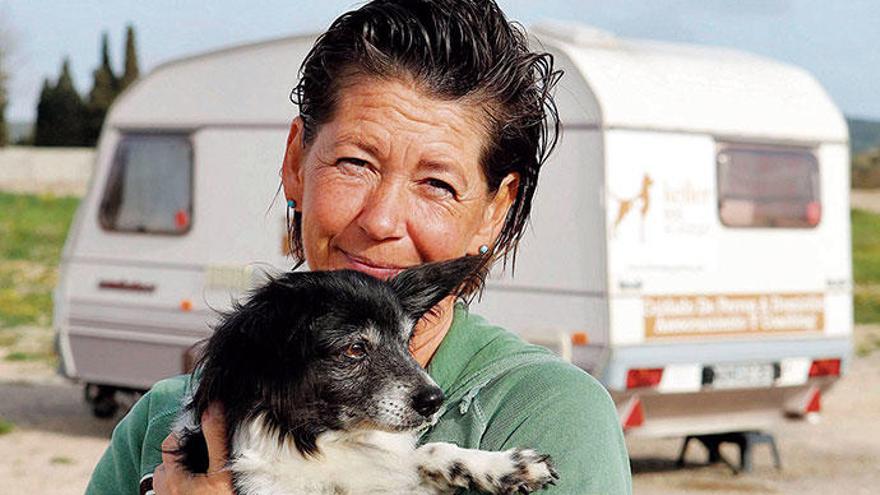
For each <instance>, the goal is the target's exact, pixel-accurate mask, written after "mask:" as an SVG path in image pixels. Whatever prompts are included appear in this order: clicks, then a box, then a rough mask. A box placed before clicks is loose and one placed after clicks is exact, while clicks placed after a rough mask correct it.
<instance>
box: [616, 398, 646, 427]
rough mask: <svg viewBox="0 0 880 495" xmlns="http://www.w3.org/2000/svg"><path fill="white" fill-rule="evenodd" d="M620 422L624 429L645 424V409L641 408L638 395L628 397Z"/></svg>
mask: <svg viewBox="0 0 880 495" xmlns="http://www.w3.org/2000/svg"><path fill="white" fill-rule="evenodd" d="M620 422H621V425H622V426H623V429H624V430H628V429H630V428H638V427H639V426H642V425H643V424H645V411H644V409H642V401H641V400H640V399H639V398H638V397H633V398H632V399H630V401H629V403H628V404H627V405H626V409H625V410H624V412H623V417H622V418H621V421H620Z"/></svg>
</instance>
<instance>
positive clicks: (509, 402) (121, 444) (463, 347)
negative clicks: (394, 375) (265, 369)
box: [86, 305, 632, 495]
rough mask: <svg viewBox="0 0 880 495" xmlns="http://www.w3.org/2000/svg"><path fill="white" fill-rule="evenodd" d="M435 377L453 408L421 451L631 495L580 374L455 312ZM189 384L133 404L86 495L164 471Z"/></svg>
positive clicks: (607, 494) (607, 412)
mask: <svg viewBox="0 0 880 495" xmlns="http://www.w3.org/2000/svg"><path fill="white" fill-rule="evenodd" d="M428 373H429V374H430V375H431V376H432V377H433V378H434V380H435V381H436V382H437V384H438V385H439V386H440V388H442V389H443V392H444V393H445V394H446V397H447V400H446V402H445V403H444V409H443V410H444V412H443V413H442V416H441V417H440V419H439V421H437V423H436V424H435V425H434V426H433V427H432V428H431V429H430V430H428V432H427V433H426V434H425V435H424V436H423V437H422V439H421V442H422V443H427V442H452V443H455V444H457V445H459V446H461V447H467V448H479V449H484V450H505V449H508V448H511V447H528V448H532V449H535V450H537V451H539V452H541V453H546V454H550V455H551V456H552V458H553V462H554V465H555V466H556V468H557V470H558V471H559V474H560V480H559V481H558V482H557V484H556V486H553V487H549V488H548V489H546V490H544V491H542V492H540V493H541V494H542V495H562V494H565V495H572V494H602V495H616V494H630V493H632V484H631V477H630V470H629V458H628V456H627V453H626V446H625V444H624V440H623V433H622V432H621V429H620V426H619V423H618V418H617V412H616V410H615V408H614V404H613V403H612V401H611V398H610V397H609V395H608V393H607V392H606V391H605V389H604V388H603V387H602V385H601V384H599V383H598V382H597V381H596V380H595V379H594V378H592V377H591V376H590V375H588V374H587V373H585V372H583V371H582V370H580V369H579V368H576V367H575V366H572V365H570V364H568V363H565V362H563V361H561V360H560V359H558V358H556V357H555V356H554V355H553V354H552V353H550V351H548V350H546V349H544V348H542V347H538V346H534V345H530V344H527V343H525V342H523V341H522V340H521V339H520V338H519V337H517V336H516V335H514V334H512V333H510V332H507V331H505V330H503V329H501V328H498V327H495V326H491V325H489V324H487V323H486V322H485V320H483V319H482V318H480V317H479V316H476V315H473V314H470V313H468V311H467V310H466V309H465V308H464V307H463V306H461V305H457V306H456V309H455V317H454V319H453V323H452V326H451V327H450V329H449V333H447V335H446V337H445V338H444V339H443V342H442V343H441V344H440V347H439V348H438V349H437V353H436V354H435V355H434V357H433V359H432V360H431V363H430V365H429V366H428ZM189 381H190V377H189V375H186V376H179V377H175V378H170V379H168V380H163V381H161V382H158V383H156V384H155V385H154V386H153V388H152V389H151V390H150V391H149V392H148V393H147V394H146V395H144V396H143V397H142V398H141V400H139V401H138V403H137V404H135V406H134V407H133V408H132V410H131V411H130V412H129V413H128V415H126V416H125V418H123V419H122V421H121V422H120V423H119V425H118V426H117V427H116V429H115V430H114V431H113V437H112V439H111V442H110V446H109V447H108V448H107V451H106V452H105V453H104V456H103V457H102V458H101V460H100V461H99V462H98V466H97V467H96V468H95V471H94V473H92V479H91V482H90V483H89V487H88V488H87V489H86V493H87V494H88V495H99V494H108V495H109V494H112V495H125V494H132V495H136V494H138V488H139V482H140V480H141V478H142V477H143V476H144V475H147V474H150V473H152V472H153V470H154V469H155V468H156V466H158V465H159V464H160V463H161V462H162V457H161V452H160V450H159V449H160V446H161V444H162V441H163V440H164V439H165V437H166V436H168V433H169V431H170V429H171V423H172V422H173V421H174V419H175V417H176V415H177V413H178V411H179V409H180V402H181V398H182V396H183V391H184V389H185V387H187V386H188V385H189Z"/></svg>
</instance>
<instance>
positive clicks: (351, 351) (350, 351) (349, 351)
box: [345, 342, 367, 359]
mask: <svg viewBox="0 0 880 495" xmlns="http://www.w3.org/2000/svg"><path fill="white" fill-rule="evenodd" d="M345 355H346V357H350V358H352V359H361V358H362V357H364V356H366V355H367V348H366V347H365V346H364V344H361V343H360V342H358V343H356V344H351V345H350V346H348V347H346V348H345Z"/></svg>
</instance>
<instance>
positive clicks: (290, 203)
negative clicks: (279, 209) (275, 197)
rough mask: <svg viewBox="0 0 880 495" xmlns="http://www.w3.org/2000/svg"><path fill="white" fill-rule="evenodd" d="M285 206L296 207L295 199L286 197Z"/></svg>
mask: <svg viewBox="0 0 880 495" xmlns="http://www.w3.org/2000/svg"><path fill="white" fill-rule="evenodd" d="M287 207H288V208H296V200H295V199H288V200H287Z"/></svg>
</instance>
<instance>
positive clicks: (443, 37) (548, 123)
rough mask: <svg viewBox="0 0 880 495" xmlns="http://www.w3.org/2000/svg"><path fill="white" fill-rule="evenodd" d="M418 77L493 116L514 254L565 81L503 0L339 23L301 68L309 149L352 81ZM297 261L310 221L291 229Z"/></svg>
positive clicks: (382, 5)
mask: <svg viewBox="0 0 880 495" xmlns="http://www.w3.org/2000/svg"><path fill="white" fill-rule="evenodd" d="M353 75H366V76H372V77H378V78H385V79H389V78H407V77H408V78H411V79H413V80H414V81H415V83H416V84H417V85H418V87H420V89H422V90H424V91H425V92H426V93H427V94H428V95H430V96H432V97H436V98H439V99H444V100H462V99H467V101H468V102H469V103H476V104H478V105H479V106H480V107H481V108H482V109H483V110H484V113H485V115H486V118H487V121H486V129H487V131H488V135H489V141H490V142H489V143H486V144H487V145H486V147H485V150H484V156H482V157H481V165H482V169H483V174H484V176H485V178H486V182H487V184H488V189H489V192H490V193H495V192H497V190H498V188H499V186H500V184H501V181H502V180H503V179H504V177H506V176H507V175H508V174H510V173H512V172H516V173H518V174H519V178H520V179H519V190H518V191H517V196H516V198H515V199H514V202H513V204H512V206H511V208H510V210H509V211H508V214H507V218H506V219H505V223H504V226H503V227H502V230H501V232H500V234H499V237H498V239H497V240H496V242H495V246H494V253H493V255H494V256H496V257H503V258H504V260H505V262H506V261H507V256H508V255H512V260H515V256H516V246H517V244H518V242H519V240H520V238H521V237H522V234H523V231H524V230H525V226H526V224H527V222H528V219H529V213H530V211H531V205H532V198H533V196H534V193H535V189H536V187H537V181H538V173H539V171H540V169H541V166H542V165H543V164H544V162H545V161H546V160H547V158H548V156H549V155H550V153H551V151H552V150H553V148H554V147H555V146H556V142H557V140H558V137H559V131H560V125H559V116H558V112H557V110H556V105H555V103H554V101H553V97H552V95H551V91H552V89H553V87H554V86H555V84H556V82H557V81H558V79H559V77H560V76H561V75H562V72H561V71H558V70H554V69H553V56H552V55H550V54H549V53H534V52H531V51H530V50H529V47H528V37H527V35H526V32H525V29H524V28H523V27H522V26H520V25H519V24H518V23H515V22H508V20H507V18H506V17H505V16H504V13H503V12H501V9H500V8H499V7H498V5H496V3H495V2H494V0H373V1H372V2H370V3H368V4H366V5H364V6H362V7H360V8H359V9H357V10H353V11H351V12H347V13H345V14H343V15H342V16H340V17H339V18H337V19H336V20H335V21H333V24H332V25H331V26H330V28H329V29H328V30H327V31H326V32H325V33H324V34H322V35H321V36H320V37H319V38H318V39H317V41H316V42H315V45H314V46H313V47H312V49H311V51H310V52H309V53H308V55H307V56H306V58H305V60H304V61H303V63H302V66H301V67H300V79H299V83H298V84H297V86H296V88H294V90H293V93H292V94H291V99H292V101H293V102H294V103H296V104H297V105H298V106H299V113H300V117H301V118H302V120H303V144H304V145H308V144H309V143H310V142H312V140H313V139H314V138H315V135H316V134H317V132H318V130H319V128H320V126H321V125H322V124H324V123H326V122H329V121H330V120H332V119H333V114H334V110H335V106H336V103H337V102H338V100H339V91H340V89H341V87H342V86H343V84H344V83H345V81H346V78H347V77H351V76H353ZM288 230H289V235H290V247H291V254H292V255H293V256H294V257H295V258H297V261H300V262H302V260H303V258H304V252H303V246H302V236H301V234H302V231H301V214H300V213H299V212H296V213H295V214H294V218H293V222H292V224H290V223H289V225H288Z"/></svg>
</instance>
